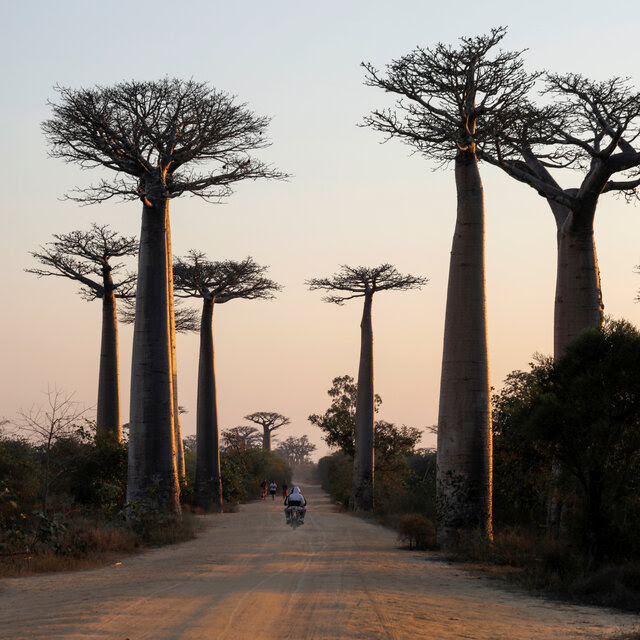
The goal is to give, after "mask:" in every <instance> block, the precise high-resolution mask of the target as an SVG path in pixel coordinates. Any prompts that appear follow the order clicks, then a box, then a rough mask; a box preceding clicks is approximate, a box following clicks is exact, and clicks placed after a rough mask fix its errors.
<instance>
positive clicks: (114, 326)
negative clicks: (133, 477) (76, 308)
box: [96, 273, 122, 442]
mask: <svg viewBox="0 0 640 640" xmlns="http://www.w3.org/2000/svg"><path fill="white" fill-rule="evenodd" d="M104 281H105V282H104V294H103V296H102V339H101V341H100V370H99V373H98V405H97V410H96V411H97V412H96V437H97V438H99V439H102V440H104V439H113V440H115V441H116V442H120V440H121V439H122V427H121V422H120V376H119V370H118V317H117V311H116V296H115V292H114V289H113V282H111V275H110V274H109V273H107V274H105V276H104ZM109 283H110V284H111V286H109Z"/></svg>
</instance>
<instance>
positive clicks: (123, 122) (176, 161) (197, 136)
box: [42, 78, 285, 203]
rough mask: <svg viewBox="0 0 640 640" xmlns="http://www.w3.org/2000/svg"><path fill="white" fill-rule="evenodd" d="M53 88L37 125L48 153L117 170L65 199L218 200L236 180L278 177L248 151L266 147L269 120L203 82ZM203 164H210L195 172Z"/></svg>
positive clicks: (134, 83) (138, 83) (99, 200)
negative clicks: (54, 97) (54, 95)
mask: <svg viewBox="0 0 640 640" xmlns="http://www.w3.org/2000/svg"><path fill="white" fill-rule="evenodd" d="M55 89H56V91H57V92H58V101H57V102H49V104H50V106H51V109H52V112H53V115H52V117H51V118H50V119H49V120H45V121H44V122H43V124H42V129H43V131H44V133H45V135H46V137H47V139H48V141H49V143H50V145H51V151H50V155H51V156H52V157H54V158H61V159H62V160H64V161H66V162H74V163H77V164H79V165H80V166H81V167H82V168H93V167H106V168H107V169H111V170H113V171H115V172H116V175H115V176H114V177H113V178H112V179H111V180H106V179H103V180H101V181H100V182H99V183H98V184H96V185H94V186H90V187H87V188H83V189H76V190H75V191H74V192H72V194H71V195H69V196H68V197H70V198H71V199H74V200H77V201H80V202H84V203H94V202H102V201H104V200H107V199H109V198H112V197H114V196H117V197H120V198H123V199H136V198H140V199H141V200H143V201H144V202H153V201H155V200H156V199H158V198H175V197H177V196H180V195H182V194H184V193H190V194H192V195H197V196H200V197H201V198H204V199H207V200H216V201H217V200H220V199H221V198H224V197H225V196H227V195H229V194H230V193H231V185H232V184H233V183H235V182H238V181H240V180H247V179H257V178H283V177H285V175H284V174H282V173H280V172H278V171H276V170H274V169H272V168H271V167H269V166H268V165H266V164H264V163H263V162H261V161H259V160H257V159H255V158H254V157H252V155H251V152H253V151H255V150H257V149H260V148H263V147H266V146H268V144H269V142H268V140H267V137H266V129H267V126H268V124H269V119H268V118H264V117H260V116H257V115H255V114H254V113H253V112H252V111H250V110H249V109H248V108H247V106H246V105H245V104H240V103H237V102H236V101H235V99H234V97H233V96H230V95H228V94H226V93H224V92H223V91H219V90H217V89H214V88H212V87H211V86H209V84H208V83H206V82H196V81H194V80H180V79H176V78H173V79H169V78H164V79H162V80H157V81H149V82H137V81H130V82H121V83H119V84H116V85H113V86H108V87H103V86H97V87H95V88H93V89H70V88H67V87H60V86H57V87H55ZM205 163H207V164H210V165H213V168H212V169H211V170H198V168H199V167H200V166H202V165H203V164H205Z"/></svg>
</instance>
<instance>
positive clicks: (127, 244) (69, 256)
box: [25, 222, 138, 301]
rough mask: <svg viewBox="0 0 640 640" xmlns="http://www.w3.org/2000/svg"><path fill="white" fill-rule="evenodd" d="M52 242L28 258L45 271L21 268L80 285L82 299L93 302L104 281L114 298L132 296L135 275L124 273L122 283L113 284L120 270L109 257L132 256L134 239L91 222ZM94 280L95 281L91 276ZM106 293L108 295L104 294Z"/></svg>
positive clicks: (102, 292) (135, 246)
mask: <svg viewBox="0 0 640 640" xmlns="http://www.w3.org/2000/svg"><path fill="white" fill-rule="evenodd" d="M53 237H54V238H55V240H54V241H53V242H47V243H46V244H45V245H44V246H41V247H40V249H39V251H32V252H30V253H31V255H32V256H33V257H34V258H35V259H36V260H37V261H38V262H39V263H40V264H41V265H44V267H45V268H43V269H41V268H32V269H25V271H26V272H27V273H33V274H35V275H37V276H38V277H45V276H57V277H64V278H69V279H70V280H75V281H77V282H80V284H81V285H82V288H81V290H80V294H81V295H82V297H83V298H84V299H85V300H89V301H91V300H95V299H96V298H102V297H104V295H105V282H106V283H107V284H106V286H107V288H110V289H111V290H112V291H113V292H114V293H115V295H116V297H118V298H130V297H132V296H133V295H135V294H134V288H135V282H136V275H135V274H133V273H126V274H125V275H124V277H123V279H122V280H120V281H118V282H114V281H113V275H114V274H116V273H117V272H119V271H121V270H122V269H123V268H124V264H123V263H121V262H117V263H112V262H111V260H112V259H113V258H121V257H124V256H135V255H136V254H137V253H138V241H137V239H136V237H135V236H131V237H125V236H121V235H119V234H118V233H117V232H116V231H112V230H110V229H109V227H108V225H98V224H96V223H95V222H94V223H92V225H91V229H89V230H88V231H80V230H77V231H71V232H69V233H62V234H54V235H53ZM92 276H94V277H97V280H96V279H94V277H92ZM106 293H109V292H106Z"/></svg>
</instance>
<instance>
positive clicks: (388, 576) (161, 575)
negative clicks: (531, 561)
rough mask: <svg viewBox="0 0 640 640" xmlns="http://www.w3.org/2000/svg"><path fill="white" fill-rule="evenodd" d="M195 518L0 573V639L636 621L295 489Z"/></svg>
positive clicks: (389, 634)
mask: <svg viewBox="0 0 640 640" xmlns="http://www.w3.org/2000/svg"><path fill="white" fill-rule="evenodd" d="M305 489H306V490H305V494H306V495H307V497H308V499H309V503H310V506H309V512H308V514H307V521H306V523H305V525H304V526H302V527H300V528H298V529H297V530H296V531H292V530H291V529H290V528H289V527H287V526H285V523H284V516H283V512H282V504H281V501H280V500H278V499H276V501H275V502H272V501H271V499H270V498H268V499H267V500H266V501H265V502H261V501H259V502H255V503H252V504H248V505H243V506H242V507H241V509H240V513H236V514H223V515H220V516H207V517H206V518H205V520H206V528H205V530H204V531H203V532H201V533H200V535H199V537H198V538H197V539H196V540H192V541H190V542H186V543H183V544H180V545H176V546H173V547H164V548H162V549H157V550H153V551H149V552H147V553H144V554H140V555H136V556H128V557H125V558H123V559H122V561H121V563H118V564H114V565H112V566H110V567H106V568H102V569H94V570H90V571H81V572H74V573H62V574H54V575H47V576H36V577H30V578H13V579H5V580H2V581H0V638H2V639H3V640H50V639H54V638H55V639H64V640H97V639H104V640H107V639H108V640H125V639H129V640H174V639H175V640H178V639H179V640H205V639H206V640H218V639H220V640H222V639H224V640H284V639H288V638H296V639H303V640H316V639H317V640H320V639H322V640H336V639H345V640H346V639H355V638H362V639H367V640H374V639H379V638H385V639H394V640H413V639H421V640H422V639H425V640H426V639H428V640H453V639H455V640H459V639H463V638H464V639H469V638H473V639H481V640H520V639H522V640H525V639H526V640H538V639H539V640H551V639H554V640H566V639H576V640H577V639H582V638H601V637H606V636H607V635H610V634H613V633H619V632H621V631H623V630H624V631H630V630H631V629H635V628H640V627H637V626H636V625H638V622H639V621H638V618H637V617H636V616H632V615H628V614H622V613H617V612H614V611H610V610H607V609H598V608H590V607H580V606H571V605H567V604H561V603H555V602H550V601H546V600H542V599H537V598H533V597H530V596H528V595H526V594H524V593H523V592H521V591H519V590H518V589H516V588H512V587H508V586H504V585H502V583H498V582H496V581H492V580H490V579H488V578H484V577H478V576H476V575H473V574H470V573H467V572H465V571H464V570H462V569H459V568H457V567H456V566H452V565H449V564H447V563H445V562H441V561H439V560H438V559H437V558H436V557H435V556H429V555H425V554H423V553H418V552H409V551H406V550H403V549H399V548H398V542H397V540H396V538H395V535H394V533H393V532H391V531H387V530H386V529H384V528H382V527H379V526H377V525H374V524H370V523H367V522H364V521H362V520H360V519H357V518H353V517H351V516H349V515H345V514H341V513H337V512H336V511H335V510H334V508H333V507H332V506H331V504H330V503H329V500H328V498H327V496H326V495H325V494H324V493H322V492H321V491H320V490H319V489H318V488H316V487H307V488H305Z"/></svg>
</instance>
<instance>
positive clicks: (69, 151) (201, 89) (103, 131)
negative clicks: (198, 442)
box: [42, 78, 284, 512]
mask: <svg viewBox="0 0 640 640" xmlns="http://www.w3.org/2000/svg"><path fill="white" fill-rule="evenodd" d="M56 90H57V92H58V100H57V102H52V103H50V106H51V109H52V112H53V115H52V117H51V118H50V119H49V120H46V121H45V122H44V123H43V125H42V128H43V130H44V133H45V135H46V136H47V138H48V140H49V143H50V145H51V151H50V153H51V155H52V156H53V157H56V158H61V159H62V160H64V161H66V162H73V163H76V164H79V165H80V166H81V167H83V168H93V167H103V168H107V169H111V170H112V171H113V172H114V174H113V176H112V178H111V179H110V180H107V179H101V180H100V181H99V182H98V183H97V184H95V185H92V186H89V187H85V188H78V189H76V190H74V191H72V192H71V193H70V194H69V195H68V197H69V198H71V199H73V200H76V201H79V202H82V203H85V204H89V203H99V202H104V201H106V200H109V199H111V198H121V199H124V200H140V201H141V202H142V224H141V232H140V251H139V254H138V295H137V296H136V314H135V327H134V338H133V356H132V366H131V411H130V421H129V427H130V439H129V474H128V485H127V500H128V501H130V502H135V503H137V504H138V505H139V506H140V507H141V508H143V509H160V510H165V511H167V510H168V511H174V512H179V511H180V502H179V487H178V478H177V468H176V455H175V448H176V443H175V426H174V412H175V406H174V405H175V402H174V394H173V383H172V378H173V368H174V367H173V363H174V362H175V359H174V358H172V344H171V343H172V337H173V316H172V314H171V308H172V307H171V299H172V296H173V291H172V288H171V285H172V281H171V278H170V275H171V260H170V258H169V256H170V255H171V236H170V224H169V222H170V221H169V202H170V201H171V200H172V199H174V198H177V197H179V196H181V195H184V194H191V195H196V196H198V197H200V198H202V199H203V200H206V201H213V202H219V201H221V200H223V199H224V198H225V197H226V196H228V195H230V194H231V192H232V186H233V185H234V184H235V183H236V182H239V181H243V180H256V179H260V178H266V179H269V178H282V177H284V176H283V174H281V173H279V172H278V171H276V170H274V169H272V168H271V167H269V166H267V165H266V164H264V163H263V162H261V161H259V160H257V159H255V158H254V157H253V156H252V155H251V153H252V152H253V151H255V150H256V149H260V148H262V147H265V146H267V145H268V141H267V138H266V129H267V126H268V124H269V119H268V118H264V117H259V116H257V115H255V114H254V113H253V112H252V111H250V110H249V109H248V108H247V107H246V105H244V104H238V103H236V101H235V99H234V98H233V97H231V96H229V95H227V94H226V93H224V92H222V91H218V90H216V89H214V88H212V87H210V86H209V85H208V84H207V83H203V82H196V81H194V80H188V81H185V80H180V79H169V78H165V79H163V80H159V81H153V82H136V81H131V82H122V83H119V84H116V85H113V86H110V87H101V86H98V87H96V88H93V89H70V88H66V87H57V88H56Z"/></svg>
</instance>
